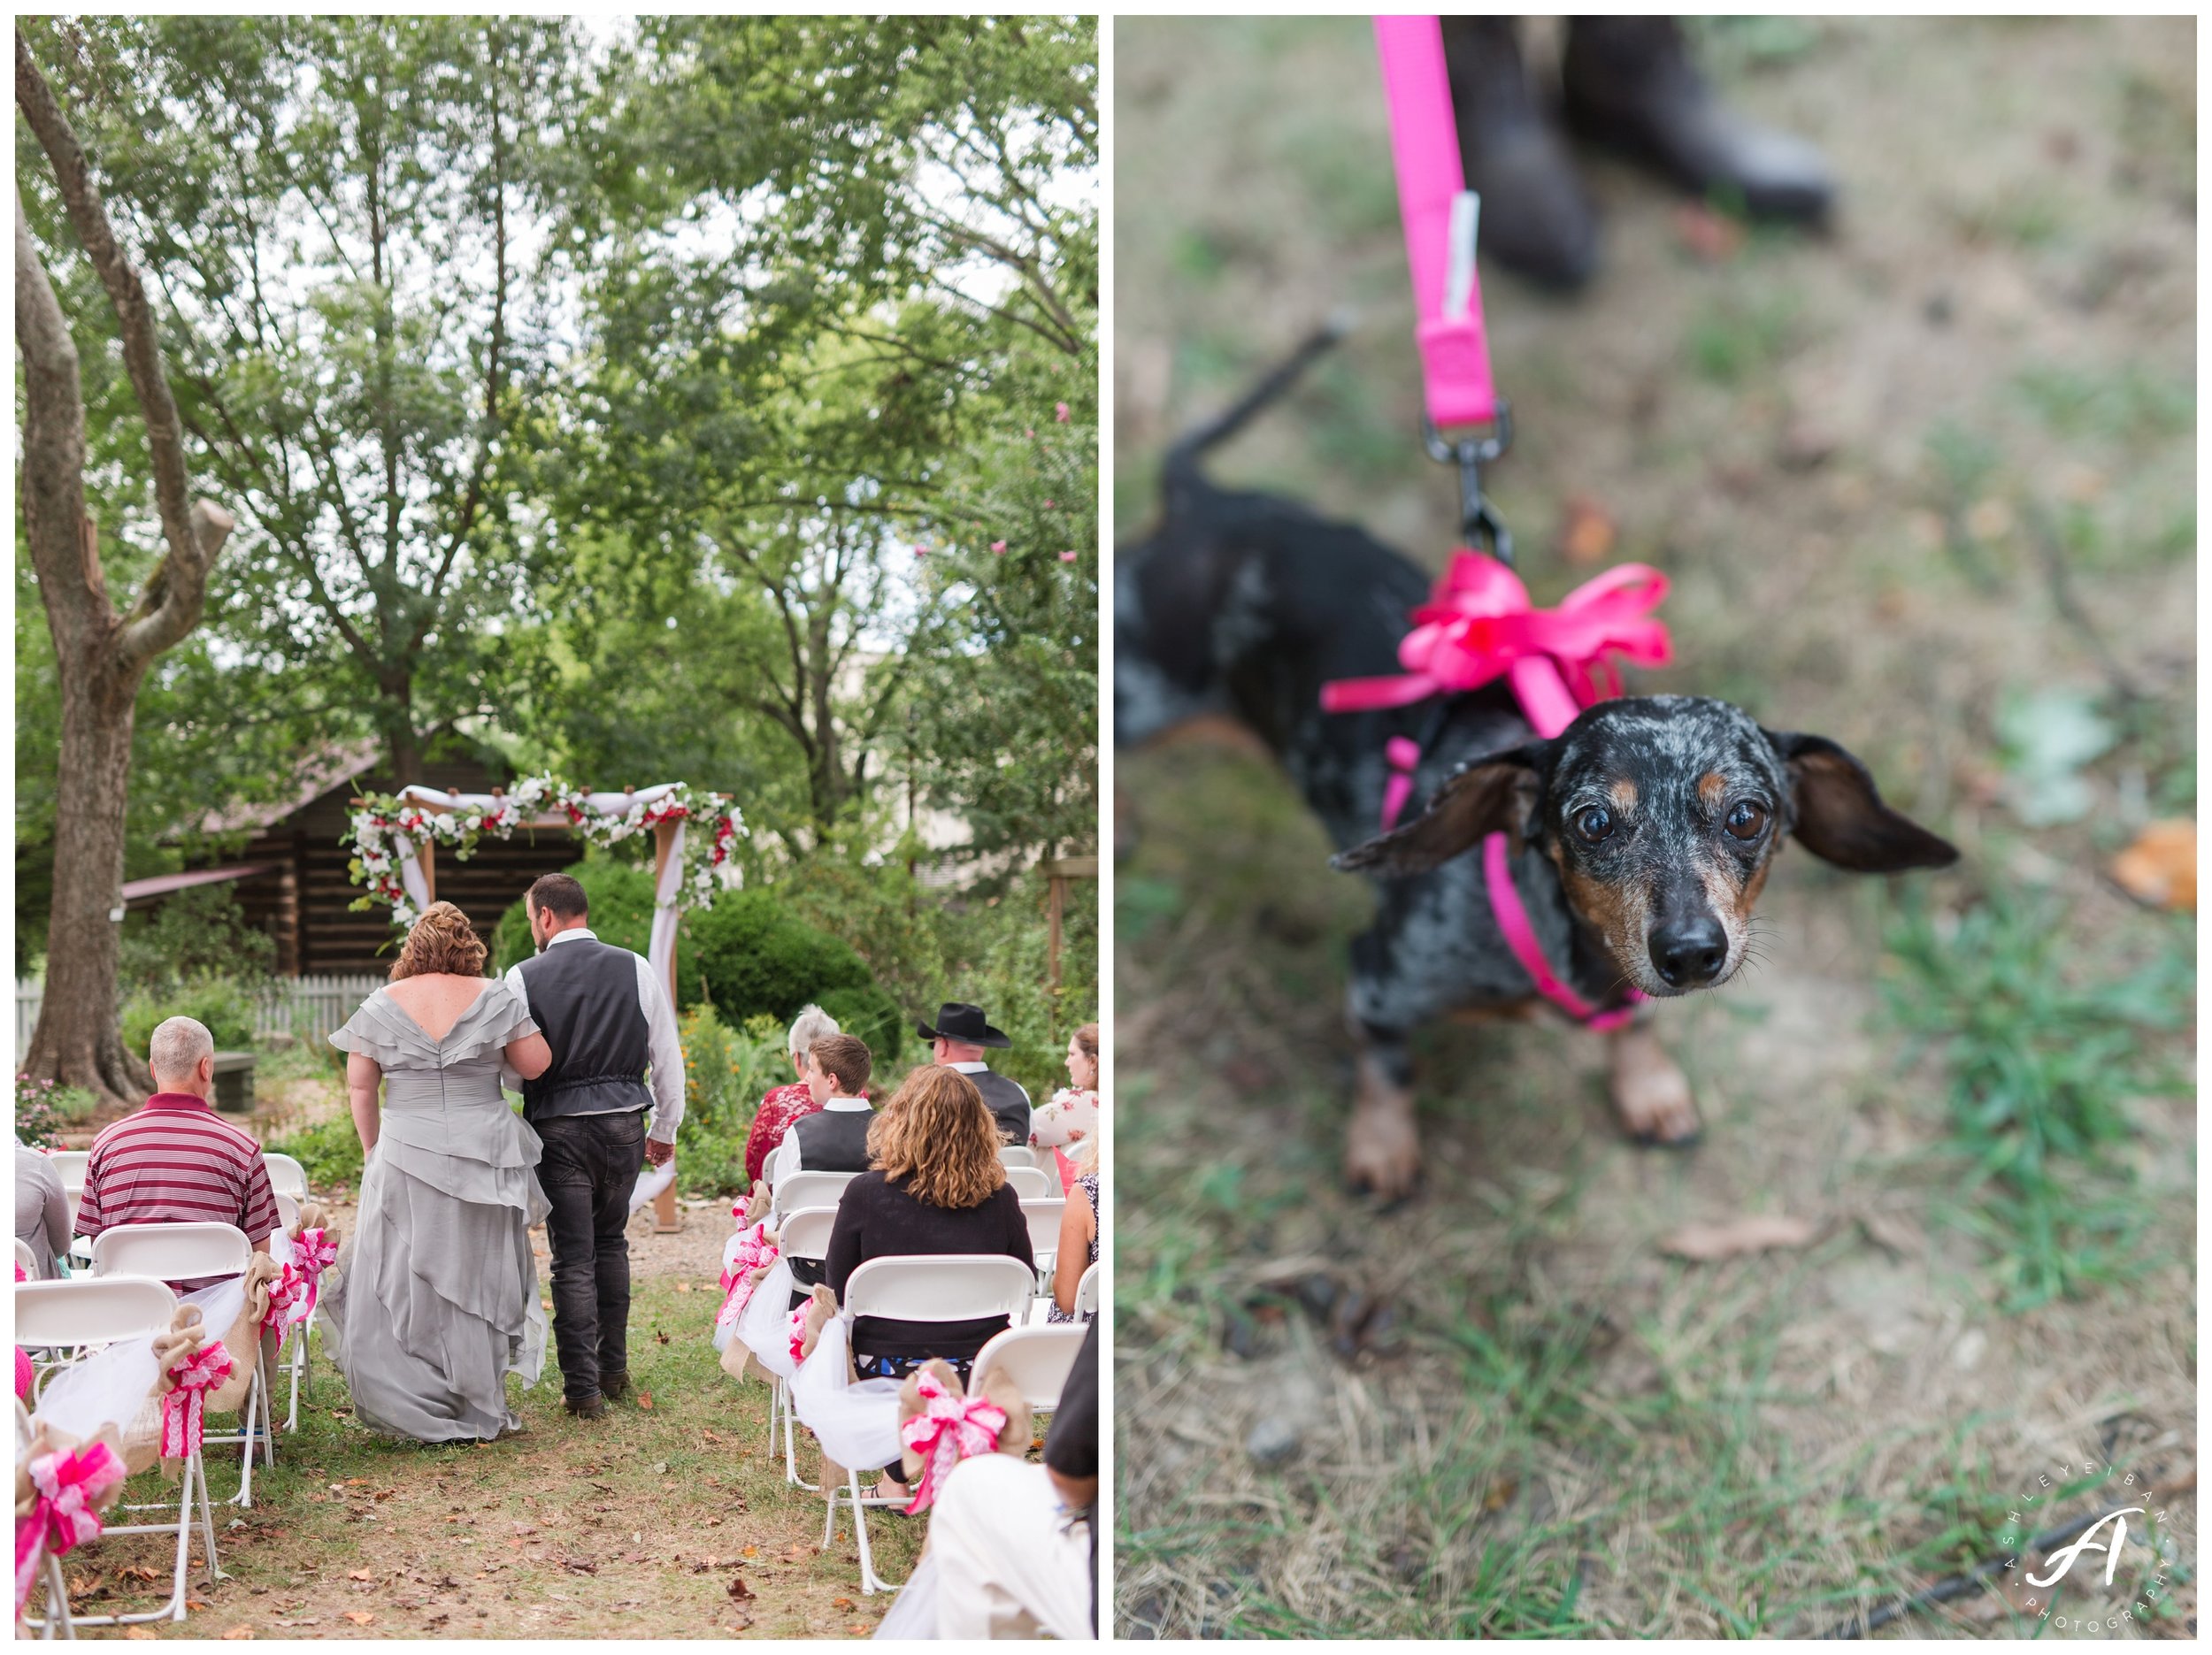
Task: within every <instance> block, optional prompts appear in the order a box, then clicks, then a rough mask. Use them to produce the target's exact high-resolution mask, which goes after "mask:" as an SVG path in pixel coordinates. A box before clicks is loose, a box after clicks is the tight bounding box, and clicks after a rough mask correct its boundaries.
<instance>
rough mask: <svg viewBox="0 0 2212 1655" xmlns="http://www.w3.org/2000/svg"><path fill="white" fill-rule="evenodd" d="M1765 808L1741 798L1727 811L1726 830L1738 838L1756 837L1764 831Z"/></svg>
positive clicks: (1765, 820)
mask: <svg viewBox="0 0 2212 1655" xmlns="http://www.w3.org/2000/svg"><path fill="white" fill-rule="evenodd" d="M1766 824H1767V808H1766V807H1765V806H1764V805H1763V804H1757V803H1755V802H1754V801H1751V800H1749V799H1746V800H1743V801H1741V802H1740V803H1739V804H1738V805H1737V806H1736V808H1734V809H1733V810H1731V811H1730V812H1729V813H1728V821H1727V823H1726V826H1727V829H1728V831H1730V832H1731V833H1732V834H1734V835H1735V836H1736V838H1738V839H1757V838H1758V837H1759V835H1760V834H1761V833H1763V831H1765V830H1766Z"/></svg>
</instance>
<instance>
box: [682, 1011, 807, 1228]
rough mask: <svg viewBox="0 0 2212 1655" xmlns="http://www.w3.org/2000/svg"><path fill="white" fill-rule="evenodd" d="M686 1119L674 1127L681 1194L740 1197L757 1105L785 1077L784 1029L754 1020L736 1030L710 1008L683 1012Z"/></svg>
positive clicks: (781, 1082)
mask: <svg viewBox="0 0 2212 1655" xmlns="http://www.w3.org/2000/svg"><path fill="white" fill-rule="evenodd" d="M681 1033H682V1036H683V1046H684V1121H683V1124H682V1125H681V1126H680V1127H679V1128H677V1130H676V1168H677V1172H678V1175H679V1176H680V1178H681V1179H682V1181H683V1186H684V1188H685V1189H687V1190H688V1191H693V1192H694V1193H696V1194H703V1195H741V1194H743V1193H744V1192H745V1191H746V1190H747V1189H748V1188H749V1187H750V1186H749V1181H748V1180H747V1178H746V1176H745V1138H746V1135H747V1134H748V1133H749V1132H750V1131H751V1130H752V1127H753V1116H754V1115H755V1114H756V1113H757V1111H758V1110H759V1108H760V1100H761V1099H762V1097H763V1096H764V1095H765V1094H766V1093H767V1092H768V1091H769V1090H770V1089H771V1088H772V1087H775V1086H779V1085H781V1084H783V1083H784V1081H786V1080H787V1079H788V1078H789V1072H788V1070H787V1069H786V1068H785V1062H784V1053H783V1036H784V1031H783V1030H782V1029H781V1028H779V1027H777V1026H776V1025H774V1024H773V1023H771V1022H769V1020H768V1019H766V1018H764V1017H762V1018H755V1019H753V1020H752V1021H751V1022H750V1023H748V1024H747V1025H746V1026H745V1027H743V1028H739V1029H733V1028H731V1027H730V1026H729V1025H728V1024H727V1023H724V1022H723V1021H722V1020H721V1019H720V1018H719V1017H718V1016H717V1015H716V1014H715V1009H714V1008H713V1007H712V1006H709V1005H698V1006H694V1007H693V1008H691V1009H690V1010H688V1011H687V1012H686V1013H684V1015H683V1019H682V1023H681Z"/></svg>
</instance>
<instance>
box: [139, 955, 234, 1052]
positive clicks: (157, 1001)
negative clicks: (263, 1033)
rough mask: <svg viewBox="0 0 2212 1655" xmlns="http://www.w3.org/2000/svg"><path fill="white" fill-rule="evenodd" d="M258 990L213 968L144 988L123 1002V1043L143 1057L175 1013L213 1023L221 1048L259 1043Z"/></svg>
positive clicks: (229, 1049)
mask: <svg viewBox="0 0 2212 1655" xmlns="http://www.w3.org/2000/svg"><path fill="white" fill-rule="evenodd" d="M254 992H255V991H254V988H253V986H252V985H250V984H247V983H242V982H241V981H240V980H239V979H238V978H236V977H225V976H222V975H220V974H219V973H216V972H212V971H208V972H202V973H200V974H198V975H196V976H193V977H184V978H181V979H178V980H175V981H173V982H171V983H168V984H165V985H159V986H156V987H150V988H141V989H139V990H138V991H137V992H135V993H134V994H132V995H131V996H130V998H129V999H127V1000H125V1001H124V1002H123V1016H122V1023H123V1044H124V1045H125V1046H127V1047H129V1048H130V1049H131V1050H132V1051H133V1052H135V1053H136V1054H138V1055H139V1056H140V1057H144V1056H145V1055H146V1043H147V1041H149V1040H150V1039H151V1038H153V1032H154V1031H155V1030H156V1029H157V1028H158V1027H160V1026H161V1024H163V1023H165V1022H167V1021H168V1020H169V1019H170V1018H172V1017H190V1018H193V1019H194V1020H196V1022H199V1023H205V1024H206V1025H207V1031H208V1032H209V1033H210V1034H211V1035H213V1036H214V1037H215V1049H216V1050H217V1051H219V1052H232V1051H243V1050H245V1049H246V1048H247V1047H249V1046H252V1045H253V1014H254Z"/></svg>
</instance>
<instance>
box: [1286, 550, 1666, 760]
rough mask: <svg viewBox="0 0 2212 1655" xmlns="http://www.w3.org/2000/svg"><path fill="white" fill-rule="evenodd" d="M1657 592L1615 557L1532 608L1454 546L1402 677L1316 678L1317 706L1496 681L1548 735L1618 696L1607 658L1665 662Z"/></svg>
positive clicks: (1643, 569)
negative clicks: (1552, 605)
mask: <svg viewBox="0 0 2212 1655" xmlns="http://www.w3.org/2000/svg"><path fill="white" fill-rule="evenodd" d="M1666 595H1667V578H1666V576H1664V575H1663V574H1662V573H1660V572H1659V571H1657V570H1656V569H1654V568H1652V567H1651V566H1650V565H1649V564H1647V563H1622V564H1620V565H1619V566H1618V567H1617V568H1613V569H1609V570H1607V571H1605V572H1604V573H1603V574H1601V575H1600V576H1599V577H1598V578H1596V579H1594V580H1591V581H1586V582H1585V583H1584V584H1583V585H1581V586H1577V587H1576V588H1575V589H1574V590H1573V591H1572V592H1570V593H1569V594H1567V595H1566V596H1565V597H1564V598H1563V599H1561V600H1560V602H1559V607H1558V608H1557V609H1537V608H1535V607H1534V606H1533V605H1532V604H1531V603H1530V602H1529V600H1528V588H1527V587H1526V586H1523V585H1522V584H1521V579H1520V577H1519V576H1518V575H1516V574H1515V573H1514V572H1513V571H1511V570H1510V569H1508V568H1507V567H1506V566H1505V565H1504V564H1503V563H1500V562H1498V560H1497V559H1496V558H1494V557H1491V556H1488V555H1486V554H1484V553H1480V552H1471V551H1468V550H1466V549H1464V548H1462V549H1461V550H1459V551H1456V552H1454V553H1453V554H1452V561H1451V563H1450V565H1449V566H1448V568H1447V569H1446V570H1445V571H1444V573H1443V576H1442V578H1440V579H1439V580H1438V581H1437V583H1436V590H1435V592H1434V593H1432V594H1431V596H1430V599H1429V601H1428V602H1426V603H1425V604H1424V605H1422V606H1421V607H1420V608H1419V609H1416V610H1414V611H1413V619H1414V623H1415V624H1414V629H1413V630H1412V631H1411V632H1409V633H1407V634H1406V636H1405V638H1404V639H1403V640H1402V641H1401V642H1400V643H1399V645H1398V660H1399V662H1400V663H1401V664H1402V665H1403V666H1404V668H1405V676H1404V677H1402V678H1342V679H1340V680H1338V681H1337V682H1335V683H1333V684H1325V685H1324V686H1322V688H1321V705H1322V707H1323V708H1324V709H1325V710H1326V711H1329V712H1333V713H1348V712H1371V711H1373V710H1376V709H1380V708H1389V707H1405V706H1409V705H1411V704H1412V703H1413V702H1415V701H1425V700H1427V699H1428V698H1429V697H1430V696H1432V695H1441V694H1448V693H1453V692H1455V691H1460V690H1471V689H1479V688H1480V687H1481V686H1483V685H1485V684H1487V683H1489V682H1490V681H1491V680H1492V679H1493V678H1500V677H1504V678H1509V679H1510V680H1511V681H1512V685H1513V688H1514V691H1515V693H1517V695H1518V696H1519V697H1520V701H1521V705H1522V706H1523V708H1525V709H1526V710H1527V712H1528V715H1529V721H1530V722H1531V723H1532V724H1534V725H1535V726H1536V729H1537V732H1538V733H1539V734H1540V735H1543V736H1547V737H1549V736H1555V735H1557V734H1558V733H1559V732H1560V731H1562V730H1564V729H1565V728H1566V727H1567V726H1568V725H1569V724H1572V723H1573V722H1574V717H1575V715H1576V714H1577V713H1578V712H1579V711H1580V710H1581V709H1583V708H1585V707H1587V706H1590V705H1592V704H1593V703H1594V702H1596V701H1601V700H1603V699H1604V698H1605V697H1606V696H1608V695H1617V694H1618V693H1620V679H1619V675H1618V673H1617V671H1616V670H1615V669H1614V665H1613V661H1612V657H1614V656H1616V655H1621V656H1625V657H1626V658H1627V659H1629V660H1631V661H1634V662H1638V663H1641V664H1643V665H1645V666H1664V665H1665V664H1666V663H1668V661H1670V660H1671V659H1672V656H1673V651H1672V647H1671V643H1670V641H1669V640H1668V637H1667V628H1666V624H1665V623H1664V622H1663V621H1658V620H1655V619H1653V618H1652V617H1651V611H1652V610H1653V609H1657V608H1658V607H1659V605H1660V603H1661V602H1662V601H1664V599H1665V597H1666ZM1547 726H1548V727H1547Z"/></svg>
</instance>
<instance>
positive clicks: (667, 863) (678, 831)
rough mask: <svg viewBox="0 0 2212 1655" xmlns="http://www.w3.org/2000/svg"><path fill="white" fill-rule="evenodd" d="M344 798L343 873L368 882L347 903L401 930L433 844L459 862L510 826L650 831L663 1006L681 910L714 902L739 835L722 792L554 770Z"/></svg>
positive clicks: (610, 841) (741, 825) (419, 902)
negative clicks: (348, 855) (460, 787)
mask: <svg viewBox="0 0 2212 1655" xmlns="http://www.w3.org/2000/svg"><path fill="white" fill-rule="evenodd" d="M352 804H353V816H352V818H351V820H350V823H349V842H350V844H351V847H352V851H353V857H352V861H351V862H350V863H349V869H348V871H349V874H350V875H351V877H352V879H353V883H354V884H356V885H364V886H365V887H367V888H366V891H365V893H364V894H363V895H362V896H361V897H360V898H358V899H357V900H356V901H355V903H354V905H353V906H354V907H355V908H373V907H374V906H375V905H376V904H377V903H379V902H382V903H385V904H387V905H388V906H389V907H390V908H391V910H392V923H393V924H394V925H396V926H398V927H400V928H402V929H404V928H405V927H407V926H410V925H412V924H413V923H415V921H416V919H417V918H418V917H419V916H420V915H421V913H422V911H423V909H425V908H428V907H429V906H430V904H431V903H433V902H434V901H435V900H437V892H438V874H437V852H438V850H439V848H440V847H444V848H447V849H449V850H450V851H452V853H453V854H454V856H455V857H456V859H457V860H459V861H462V862H466V861H467V860H468V859H469V857H470V856H472V855H473V854H475V851H476V847H477V844H478V842H479V841H480V839H483V837H484V836H485V835H486V834H490V835H491V836H492V837H494V838H495V839H511V838H512V837H513V836H514V834H515V832H516V831H517V830H518V829H519V830H521V831H526V832H527V831H534V830H537V829H552V830H555V831H561V832H567V833H576V834H580V835H581V836H582V838H583V839H584V841H585V842H586V843H587V844H590V845H619V844H621V843H622V842H623V841H624V840H626V839H634V838H635V837H636V836H637V835H639V834H641V833H644V832H648V831H650V832H651V833H652V835H653V842H654V857H653V935H652V943H651V946H649V949H648V950H647V957H648V958H649V959H650V960H651V961H652V963H653V970H654V973H655V975H656V976H657V977H660V978H661V980H662V981H663V982H664V983H665V984H666V985H668V998H669V1003H670V1004H671V1005H673V1004H675V1000H676V924H677V921H678V920H679V919H680V917H681V916H682V914H683V911H684V910H685V909H686V908H710V907H711V906H713V903H714V897H715V893H716V892H717V891H718V890H719V889H720V888H721V885H722V878H721V869H722V866H723V864H724V863H725V862H727V861H728V860H729V856H730V847H731V845H732V843H733V841H734V840H735V839H738V838H740V837H741V836H743V835H744V834H745V832H746V827H745V818H744V816H743V815H742V814H741V812H740V811H739V810H738V808H737V807H736V806H735V805H733V804H732V803H731V802H730V801H729V800H728V799H727V798H726V796H725V795H723V794H721V793H697V792H695V791H694V790H693V789H692V788H691V787H689V786H688V785H686V784H685V783H682V782H663V783H661V784H659V785H657V786H653V787H625V788H624V789H623V790H622V791H621V792H620V793H606V792H594V791H593V790H592V789H590V788H587V787H572V786H571V785H569V784H568V783H566V782H565V781H563V780H562V779H561V778H559V777H557V776H532V777H529V778H526V779H525V780H523V781H520V782H518V783H517V784H516V785H515V786H514V788H513V790H512V791H509V790H508V789H506V788H503V787H495V788H493V789H492V790H491V792H489V793H442V792H440V791H439V790H438V789H437V788H435V787H424V786H419V785H418V786H412V787H403V788H401V789H400V790H399V792H398V793H370V794H365V795H364V796H362V797H360V798H357V799H355V800H354V801H352ZM695 826H696V827H697V828H698V829H699V831H697V832H694V831H692V830H693V828H694V827H695Z"/></svg>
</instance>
